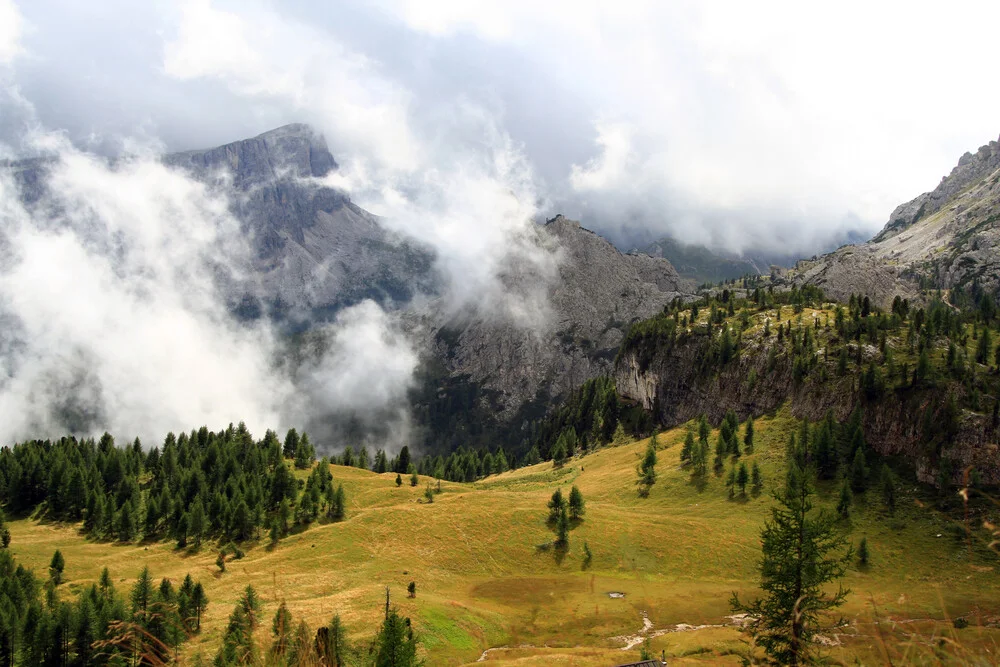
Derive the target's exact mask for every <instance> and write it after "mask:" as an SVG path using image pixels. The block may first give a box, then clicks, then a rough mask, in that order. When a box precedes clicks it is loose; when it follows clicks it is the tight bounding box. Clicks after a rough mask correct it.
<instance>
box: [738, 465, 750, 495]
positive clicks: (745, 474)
mask: <svg viewBox="0 0 1000 667" xmlns="http://www.w3.org/2000/svg"><path fill="white" fill-rule="evenodd" d="M749 481H750V473H749V471H747V464H746V463H742V462H741V463H740V469H739V470H738V471H737V473H736V485H737V486H738V487H740V495H742V496H746V495H747V483H748V482H749Z"/></svg>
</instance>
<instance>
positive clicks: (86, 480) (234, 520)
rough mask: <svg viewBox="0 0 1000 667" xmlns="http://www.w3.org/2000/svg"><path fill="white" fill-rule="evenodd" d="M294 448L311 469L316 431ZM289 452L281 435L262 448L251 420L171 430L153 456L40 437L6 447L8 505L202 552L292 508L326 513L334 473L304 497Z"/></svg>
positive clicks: (253, 533) (109, 534) (2, 453)
mask: <svg viewBox="0 0 1000 667" xmlns="http://www.w3.org/2000/svg"><path fill="white" fill-rule="evenodd" d="M285 442H286V444H287V445H288V446H289V448H291V447H294V452H295V454H294V455H295V456H296V457H297V458H298V464H299V465H300V467H301V464H302V463H303V462H304V463H305V464H306V465H305V467H306V468H308V467H309V466H311V465H312V460H313V456H314V453H313V446H312V444H311V442H310V440H309V436H308V435H307V434H301V435H300V434H299V433H298V432H296V431H295V430H294V429H291V430H290V431H289V432H288V435H287V436H286V438H285ZM282 453H283V450H282V447H281V445H280V443H279V441H278V438H277V436H276V435H275V433H274V432H273V431H267V433H266V434H265V436H264V438H263V440H261V441H254V439H253V437H252V436H251V434H250V433H249V431H248V430H247V428H246V426H245V425H244V424H243V423H242V422H241V423H240V424H239V425H238V426H233V425H230V426H229V427H228V428H226V429H224V430H221V431H219V432H217V433H216V432H213V431H209V430H208V428H206V427H202V428H201V429H198V430H194V431H191V432H190V433H189V434H188V433H182V434H181V435H180V436H174V434H173V433H168V434H167V436H166V438H165V439H164V441H163V445H162V448H160V447H156V448H153V449H152V450H150V451H149V452H148V453H145V452H143V451H141V449H140V448H138V447H137V445H136V443H132V444H130V445H128V446H125V447H117V446H115V441H114V438H113V437H111V436H110V435H108V434H105V435H104V436H103V437H101V438H100V440H99V441H98V442H95V441H94V440H78V439H76V438H73V437H68V438H60V439H59V440H56V441H39V440H31V441H27V442H23V443H19V444H16V445H14V446H13V447H10V448H3V449H2V450H0V503H6V504H7V505H8V506H10V507H11V508H12V509H14V510H15V511H18V512H27V511H31V510H34V509H35V507H36V506H37V505H39V504H40V503H43V502H44V503H45V510H46V513H47V515H48V516H50V517H52V518H55V519H68V520H73V521H75V520H79V519H81V518H82V519H83V530H84V531H85V532H86V533H87V534H88V535H89V536H90V537H92V538H96V539H105V540H121V541H123V542H131V541H134V540H136V539H138V538H142V539H145V540H160V539H166V540H170V539H172V540H176V542H177V544H178V546H179V547H182V548H183V547H187V546H192V545H193V546H194V548H196V549H197V548H200V546H201V543H202V541H203V540H204V539H206V538H217V539H218V540H219V541H220V542H228V541H236V542H240V541H246V540H252V539H255V538H257V537H259V535H260V532H261V529H262V528H265V527H269V526H270V525H271V524H273V523H274V518H275V516H276V515H277V514H279V513H281V514H284V513H285V512H286V511H287V512H288V516H290V514H291V510H290V505H291V504H292V503H295V504H296V512H295V514H296V516H297V517H298V518H300V519H302V518H303V517H308V519H309V520H315V519H316V518H317V516H319V515H321V514H322V513H323V509H324V500H325V499H326V498H327V496H326V495H325V494H324V493H323V491H325V489H326V488H327V487H329V486H331V484H330V480H329V466H325V467H324V472H325V473H326V475H327V477H326V478H325V479H324V480H319V479H314V477H313V476H310V480H311V482H310V484H311V485H312V486H309V487H308V490H309V491H310V495H309V496H303V497H302V498H301V500H300V499H299V490H298V489H299V485H298V482H297V481H296V479H295V478H294V476H293V475H292V473H291V471H290V470H289V467H288V465H287V463H286V461H285V460H284V459H283V458H282ZM46 471H47V472H46ZM313 474H315V473H313ZM81 488H82V489H83V491H82V492H81V491H80V490H79V489H81ZM297 500H298V501H299V502H298V503H296V501H297ZM303 505H304V506H305V507H303ZM288 516H283V517H282V520H281V522H280V527H281V529H280V531H279V532H280V533H281V535H284V534H285V533H286V532H287V521H288Z"/></svg>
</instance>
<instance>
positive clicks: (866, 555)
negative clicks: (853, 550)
mask: <svg viewBox="0 0 1000 667" xmlns="http://www.w3.org/2000/svg"><path fill="white" fill-rule="evenodd" d="M870 558H871V553H870V552H869V551H868V538H867V537H862V538H861V544H859V545H858V565H860V566H861V567H867V566H868V560H869V559H870Z"/></svg>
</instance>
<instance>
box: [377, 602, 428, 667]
mask: <svg viewBox="0 0 1000 667" xmlns="http://www.w3.org/2000/svg"><path fill="white" fill-rule="evenodd" d="M418 664H420V663H419V662H418V661H417V640H416V638H415V637H414V635H413V629H412V627H411V626H410V619H408V618H407V619H404V618H403V617H401V616H400V615H399V613H398V612H397V611H396V610H395V609H390V610H389V613H388V614H386V617H385V621H384V622H383V623H382V628H381V629H380V630H379V633H378V635H377V636H376V637H375V667H414V666H415V665H418Z"/></svg>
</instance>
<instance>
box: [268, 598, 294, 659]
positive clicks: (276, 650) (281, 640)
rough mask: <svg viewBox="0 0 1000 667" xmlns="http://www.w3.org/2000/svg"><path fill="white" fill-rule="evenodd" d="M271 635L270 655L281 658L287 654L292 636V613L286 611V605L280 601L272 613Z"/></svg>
mask: <svg viewBox="0 0 1000 667" xmlns="http://www.w3.org/2000/svg"><path fill="white" fill-rule="evenodd" d="M271 634H272V635H274V640H273V642H272V643H271V654H272V655H273V656H275V657H277V658H283V657H284V656H285V654H286V653H287V652H288V645H289V643H290V641H291V636H292V612H290V611H288V605H286V604H285V601H284V600H282V601H281V604H279V605H278V610H277V611H276V612H274V619H273V620H272V621H271Z"/></svg>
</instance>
